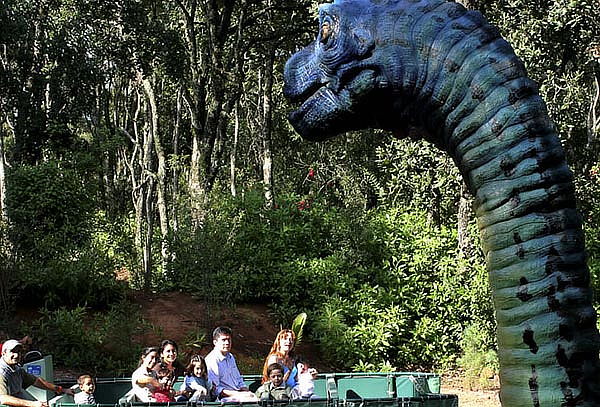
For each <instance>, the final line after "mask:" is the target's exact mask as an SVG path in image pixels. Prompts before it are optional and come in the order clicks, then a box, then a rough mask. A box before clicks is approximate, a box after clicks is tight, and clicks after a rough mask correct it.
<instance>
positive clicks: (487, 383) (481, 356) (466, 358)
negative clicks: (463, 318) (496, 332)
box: [458, 323, 500, 389]
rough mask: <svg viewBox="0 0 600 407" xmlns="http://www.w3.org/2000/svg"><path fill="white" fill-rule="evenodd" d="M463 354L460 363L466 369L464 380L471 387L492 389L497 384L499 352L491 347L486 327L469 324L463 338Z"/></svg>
mask: <svg viewBox="0 0 600 407" xmlns="http://www.w3.org/2000/svg"><path fill="white" fill-rule="evenodd" d="M461 348H462V352H463V355H462V356H461V357H460V359H459V360H458V365H459V366H460V367H461V368H462V369H463V370H464V372H465V375H464V382H465V385H466V386H467V387H469V388H471V389H472V388H477V389H490V388H494V387H496V386H497V384H498V383H497V381H496V380H495V379H496V378H497V377H498V371H499V369H500V364H499V362H498V353H497V352H496V351H495V349H492V348H490V345H489V340H488V337H487V334H486V331H485V329H482V327H480V326H478V325H477V324H475V323H474V324H471V325H469V326H468V327H467V328H466V329H465V331H464V334H463V338H462V340H461Z"/></svg>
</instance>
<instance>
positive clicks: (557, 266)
mask: <svg viewBox="0 0 600 407" xmlns="http://www.w3.org/2000/svg"><path fill="white" fill-rule="evenodd" d="M564 265H565V264H564V262H563V260H562V258H561V256H560V254H559V253H558V252H557V251H556V249H555V248H554V246H550V249H549V250H548V259H547V260H546V265H545V270H546V274H548V275H550V274H552V273H555V272H557V271H560V270H562V269H563V268H564Z"/></svg>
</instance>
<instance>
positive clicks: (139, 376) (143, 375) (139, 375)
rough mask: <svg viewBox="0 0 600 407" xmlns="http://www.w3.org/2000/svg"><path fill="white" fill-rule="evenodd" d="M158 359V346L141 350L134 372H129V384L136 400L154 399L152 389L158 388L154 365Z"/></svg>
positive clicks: (146, 400)
mask: <svg viewBox="0 0 600 407" xmlns="http://www.w3.org/2000/svg"><path fill="white" fill-rule="evenodd" d="M157 360H158V348H155V347H149V348H145V349H144V350H142V354H141V356H140V363H139V366H138V368H137V369H136V371H135V372H133V373H132V374H131V385H132V387H133V392H134V394H135V397H136V398H137V399H138V401H141V402H143V403H149V402H152V401H156V400H155V399H154V397H152V391H153V390H154V389H155V388H160V387H161V384H160V383H159V382H158V379H157V376H156V372H155V371H154V366H155V365H156V362H157Z"/></svg>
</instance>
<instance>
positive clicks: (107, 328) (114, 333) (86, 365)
mask: <svg viewBox="0 0 600 407" xmlns="http://www.w3.org/2000/svg"><path fill="white" fill-rule="evenodd" d="M41 314H42V316H41V318H40V319H38V320H36V321H33V322H31V323H29V324H25V325H24V326H23V327H22V328H21V330H22V331H23V332H27V333H29V334H30V335H32V336H33V337H35V338H38V345H39V347H40V349H41V350H42V351H43V352H44V353H49V354H52V355H53V360H54V362H55V363H56V365H57V366H60V367H67V368H69V369H81V370H85V371H88V372H92V373H94V374H95V375H98V374H100V375H109V376H113V375H119V374H131V372H132V371H133V369H134V367H135V362H136V360H137V355H138V347H137V346H136V345H135V344H134V343H133V338H134V337H135V336H136V335H140V334H142V333H143V329H144V326H145V325H144V322H143V321H142V320H141V317H140V316H139V313H138V312H137V311H136V309H135V308H134V307H133V306H132V305H130V304H128V303H125V302H122V303H118V304H115V305H113V306H112V307H111V308H110V309H109V310H108V311H107V312H104V313H101V314H95V315H94V314H91V313H89V312H88V311H87V309H85V308H83V307H76V308H74V309H72V310H68V309H65V308H61V309H58V310H54V311H50V310H48V309H43V310H42V311H41Z"/></svg>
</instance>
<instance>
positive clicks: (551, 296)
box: [546, 285, 560, 311]
mask: <svg viewBox="0 0 600 407" xmlns="http://www.w3.org/2000/svg"><path fill="white" fill-rule="evenodd" d="M546 296H547V298H548V308H550V310H551V311H558V310H559V309H560V301H558V300H557V299H556V288H555V287H554V286H553V285H551V286H550V287H548V291H547V292H546Z"/></svg>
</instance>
